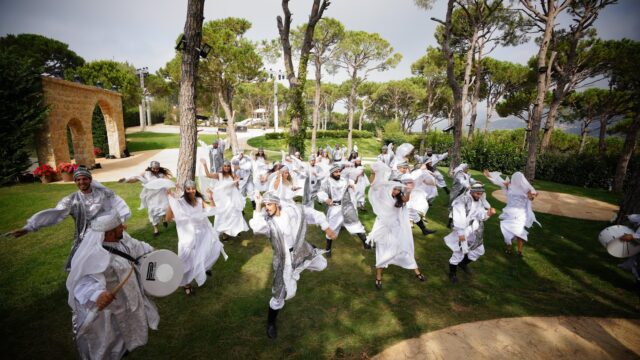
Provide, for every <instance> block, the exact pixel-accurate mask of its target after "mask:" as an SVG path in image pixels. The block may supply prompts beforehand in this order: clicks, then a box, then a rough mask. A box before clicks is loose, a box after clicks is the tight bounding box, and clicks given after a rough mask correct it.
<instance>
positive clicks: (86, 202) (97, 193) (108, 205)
mask: <svg viewBox="0 0 640 360" xmlns="http://www.w3.org/2000/svg"><path fill="white" fill-rule="evenodd" d="M73 181H74V182H75V183H76V186H77V187H78V191H76V192H74V193H73V194H71V195H68V196H66V197H64V198H63V199H62V200H60V201H59V202H58V204H57V205H56V207H55V208H52V209H46V210H42V211H40V212H37V213H36V214H34V215H33V216H31V217H30V218H29V219H28V220H27V224H26V225H25V226H24V227H23V228H22V229H18V230H14V231H12V232H10V234H11V235H13V236H14V237H20V236H23V235H26V234H27V233H30V232H34V231H38V230H40V229H42V228H44V227H47V226H52V225H56V224H59V223H61V222H62V221H63V220H64V219H66V218H67V216H71V217H72V218H73V220H74V222H75V233H74V235H73V245H72V246H71V251H70V253H69V257H68V258H67V261H66V263H65V267H64V268H65V270H66V271H69V270H70V268H71V260H72V259H73V255H74V254H75V252H76V251H77V249H78V246H80V244H81V243H82V239H84V235H85V233H86V231H87V230H88V229H89V225H90V224H91V221H93V219H95V218H96V217H98V216H100V215H102V214H105V213H107V212H110V211H116V212H117V213H118V215H119V216H120V220H121V221H122V222H123V223H124V222H126V221H127V220H128V219H129V218H130V217H131V210H130V209H129V206H128V205H127V203H125V202H124V200H122V198H121V197H120V196H118V195H116V194H115V193H114V192H113V191H112V190H110V189H107V188H106V187H104V186H103V185H102V184H100V183H99V182H97V181H94V180H93V177H92V176H91V172H90V171H89V170H87V169H86V168H84V167H79V168H78V169H77V170H76V171H75V172H74V173H73Z"/></svg>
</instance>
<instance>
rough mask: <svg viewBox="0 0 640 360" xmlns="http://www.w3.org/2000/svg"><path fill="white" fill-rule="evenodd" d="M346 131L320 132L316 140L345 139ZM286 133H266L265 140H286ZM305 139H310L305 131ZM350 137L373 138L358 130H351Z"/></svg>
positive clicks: (366, 132) (309, 133)
mask: <svg viewBox="0 0 640 360" xmlns="http://www.w3.org/2000/svg"><path fill="white" fill-rule="evenodd" d="M348 134H349V133H348V131H347V130H321V131H318V132H317V133H316V136H317V138H318V139H323V138H344V139H346V138H347V135H348ZM287 135H288V133H287V132H281V133H266V134H264V137H265V139H267V140H278V139H286V138H287ZM305 135H306V136H305V138H306V139H311V132H310V131H307V133H306V134H305ZM351 135H352V137H353V138H354V139H370V138H372V137H373V134H372V133H370V132H369V131H364V130H363V131H358V130H353V133H352V134H351Z"/></svg>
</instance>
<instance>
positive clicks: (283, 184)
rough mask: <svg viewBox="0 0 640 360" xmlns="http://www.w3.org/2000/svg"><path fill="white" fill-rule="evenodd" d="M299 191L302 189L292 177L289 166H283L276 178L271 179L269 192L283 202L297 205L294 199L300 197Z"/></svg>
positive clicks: (277, 172)
mask: <svg viewBox="0 0 640 360" xmlns="http://www.w3.org/2000/svg"><path fill="white" fill-rule="evenodd" d="M298 190H300V187H299V186H298V185H297V184H296V182H295V180H294V178H293V177H292V176H291V171H290V169H289V166H287V165H281V166H280V168H279V170H277V171H276V173H275V176H273V177H272V178H271V181H270V182H269V189H268V191H269V192H272V193H274V194H275V195H276V196H278V198H279V199H280V201H282V202H284V201H287V202H289V203H295V200H294V198H295V197H296V196H298Z"/></svg>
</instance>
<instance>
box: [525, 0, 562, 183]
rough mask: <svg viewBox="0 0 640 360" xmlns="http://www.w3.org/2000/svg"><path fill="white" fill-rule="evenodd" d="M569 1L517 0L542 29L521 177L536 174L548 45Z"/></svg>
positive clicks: (548, 78) (549, 66) (552, 57)
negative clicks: (534, 98)
mask: <svg viewBox="0 0 640 360" xmlns="http://www.w3.org/2000/svg"><path fill="white" fill-rule="evenodd" d="M571 2H572V0H540V6H538V5H536V4H534V3H533V0H520V4H521V5H522V6H523V8H522V11H523V12H524V14H526V15H527V16H528V17H529V18H530V19H531V20H532V21H533V24H534V26H535V27H536V28H537V29H538V30H540V31H541V32H542V36H541V38H540V41H539V42H540V48H539V50H538V55H537V62H536V70H537V71H538V79H537V85H536V101H535V103H534V109H533V114H532V116H531V123H530V130H531V131H529V135H528V140H527V144H528V147H529V148H528V150H527V163H526V167H525V176H526V177H527V178H528V179H529V180H533V179H534V178H535V175H536V155H537V153H538V136H539V132H540V126H541V122H542V112H543V108H544V102H545V98H546V96H547V90H548V89H549V86H550V84H551V71H552V68H553V63H554V61H555V57H556V52H555V51H552V52H551V54H549V46H550V44H551V40H552V36H553V31H554V28H555V26H556V22H557V19H558V16H559V15H560V14H561V13H562V12H564V11H565V10H566V9H567V8H568V7H569V6H570V5H571Z"/></svg>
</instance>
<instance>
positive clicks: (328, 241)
mask: <svg viewBox="0 0 640 360" xmlns="http://www.w3.org/2000/svg"><path fill="white" fill-rule="evenodd" d="M332 244H333V240H331V239H327V247H326V248H325V250H327V257H328V258H330V257H331V245H332Z"/></svg>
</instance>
